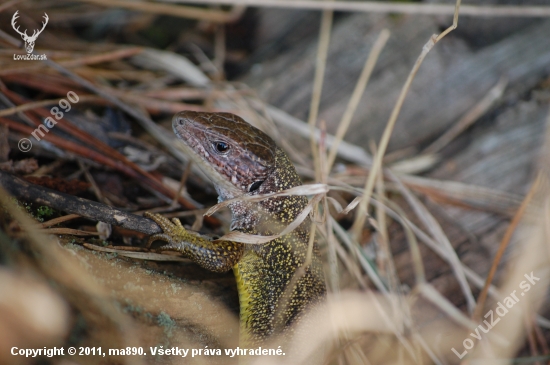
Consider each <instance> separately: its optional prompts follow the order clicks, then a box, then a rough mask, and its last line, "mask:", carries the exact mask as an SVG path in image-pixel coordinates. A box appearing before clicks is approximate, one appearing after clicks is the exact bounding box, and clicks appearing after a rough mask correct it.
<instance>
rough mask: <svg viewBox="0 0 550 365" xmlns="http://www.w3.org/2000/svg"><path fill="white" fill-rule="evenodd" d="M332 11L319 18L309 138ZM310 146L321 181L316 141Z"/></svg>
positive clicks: (316, 171) (317, 110) (314, 116)
mask: <svg viewBox="0 0 550 365" xmlns="http://www.w3.org/2000/svg"><path fill="white" fill-rule="evenodd" d="M332 15H333V13H332V11H330V10H325V11H323V15H322V17H321V29H320V30H319V45H318V49H317V58H316V59H315V76H314V78H313V93H312V95H311V105H310V106H309V116H308V125H309V133H310V136H313V135H314V131H315V125H316V124H317V115H318V113H319V104H320V102H321V92H322V91H323V79H324V77H325V67H326V63H327V55H328V46H329V43H330V31H331V29H332ZM309 141H310V144H311V153H312V156H313V166H314V167H315V177H316V179H315V180H316V181H320V180H321V168H320V166H319V158H318V155H317V141H316V140H315V138H309Z"/></svg>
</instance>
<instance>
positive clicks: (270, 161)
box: [145, 111, 326, 345]
mask: <svg viewBox="0 0 550 365" xmlns="http://www.w3.org/2000/svg"><path fill="white" fill-rule="evenodd" d="M172 128H173V130H174V133H175V134H176V136H177V139H178V140H180V141H182V142H183V143H182V146H183V149H184V152H186V153H187V154H188V155H189V156H190V158H191V159H192V161H193V163H196V164H197V165H198V166H199V167H200V168H201V169H202V170H203V171H204V172H205V174H206V175H207V176H208V177H209V178H210V179H211V180H212V182H213V184H214V186H215V188H216V191H217V193H218V195H219V197H218V201H220V202H221V201H225V200H228V199H235V198H239V197H244V196H247V195H258V194H267V193H274V192H279V191H282V190H285V189H289V188H292V187H295V186H299V185H301V184H302V182H301V180H300V177H299V176H298V174H297V172H296V168H295V167H294V165H293V164H292V162H291V161H290V159H289V157H288V156H287V154H286V153H285V152H284V151H283V150H282V149H281V148H279V147H278V146H277V145H276V144H275V142H274V141H273V140H272V139H271V138H270V137H269V136H268V135H267V134H265V133H264V132H262V131H261V130H259V129H257V128H255V127H253V126H252V125H250V124H248V123H247V122H245V121H244V120H243V119H242V118H240V117H239V116H237V115H234V114H231V113H206V112H194V111H183V112H179V113H177V114H176V115H175V116H174V117H173V119H172ZM306 205H307V198H306V197H305V196H277V197H271V198H266V199H263V200H260V201H255V202H251V201H245V200H239V199H236V201H234V202H232V203H230V204H229V208H230V210H231V213H232V221H231V225H230V230H231V231H240V232H243V233H247V234H255V235H262V236H270V235H274V234H277V233H279V232H281V231H282V229H283V228H285V226H287V225H288V224H289V223H291V222H292V221H293V220H294V219H295V218H296V217H297V216H298V215H299V214H300V213H301V212H302V210H303V209H304V208H305V207H306ZM145 216H146V217H148V218H151V219H153V220H154V221H155V222H156V223H157V224H158V225H159V226H160V227H161V228H162V231H163V233H160V234H155V235H152V236H151V237H150V238H149V241H148V245H151V243H152V242H154V241H156V240H160V241H164V242H166V243H167V244H166V245H164V246H162V247H160V249H161V250H171V251H177V252H180V253H181V254H183V255H184V256H186V257H188V258H190V259H191V260H192V261H194V262H195V263H197V264H198V265H200V266H202V267H204V268H206V269H208V270H211V271H214V272H227V271H229V270H231V269H232V270H233V273H234V275H235V278H236V281H237V290H238V296H239V306H240V320H239V322H240V343H241V345H254V344H261V343H265V341H266V340H267V339H269V338H270V337H272V336H274V335H278V334H281V333H286V332H288V329H289V328H291V325H292V324H294V323H298V322H299V321H300V320H301V318H303V315H304V313H305V311H306V310H307V309H308V308H310V307H313V306H315V305H317V304H318V303H320V302H322V301H323V300H324V298H325V296H326V285H325V280H324V274H323V269H322V260H321V256H320V252H319V248H318V245H317V243H316V241H313V249H312V254H311V259H310V261H309V264H308V265H307V266H306V265H304V264H305V263H306V256H307V252H308V245H309V235H310V225H311V221H310V219H309V217H307V218H306V219H305V220H304V221H303V222H302V223H301V224H300V225H299V226H298V227H297V228H296V229H294V230H293V231H291V232H290V233H287V234H285V235H283V236H280V237H278V238H276V239H273V240H271V241H269V242H267V243H264V244H245V243H241V242H234V241H225V240H216V239H208V238H206V237H205V236H201V235H198V234H196V233H194V232H192V231H188V230H186V229H185V228H184V227H183V225H182V224H181V222H180V221H179V220H178V219H177V218H173V219H172V221H170V220H168V219H167V218H164V217H163V216H161V215H159V214H152V213H149V212H146V213H145ZM297 272H299V274H297V275H296V277H294V276H295V275H294V274H295V273H297ZM290 331H293V329H290Z"/></svg>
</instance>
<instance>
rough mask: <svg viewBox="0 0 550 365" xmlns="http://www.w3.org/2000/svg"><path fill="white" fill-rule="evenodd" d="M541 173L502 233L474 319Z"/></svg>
mask: <svg viewBox="0 0 550 365" xmlns="http://www.w3.org/2000/svg"><path fill="white" fill-rule="evenodd" d="M541 179H542V175H539V176H538V177H537V180H535V182H534V183H533V186H531V189H529V192H528V193H527V195H526V196H525V199H524V200H523V202H522V203H521V205H520V207H519V209H518V210H517V212H516V214H515V215H514V219H512V222H510V225H509V226H508V228H507V229H506V233H505V234H504V237H503V238H502V241H501V242H500V246H499V247H498V251H497V253H496V255H495V258H494V260H493V263H492V264H491V268H490V269H489V273H488V274H487V279H486V281H485V286H484V287H483V290H482V291H481V293H480V294H479V297H478V302H477V306H476V310H475V312H474V315H473V318H474V320H479V319H480V318H481V315H482V311H483V309H484V306H485V300H486V299H487V293H488V291H489V286H490V285H491V282H492V281H493V278H494V276H495V274H496V271H497V267H498V264H499V263H500V260H501V259H502V256H503V255H504V251H505V250H506V248H507V247H508V244H509V243H510V240H511V239H512V234H513V233H514V231H515V230H516V228H517V226H518V224H519V222H520V220H521V218H522V217H523V214H524V213H525V210H526V209H527V207H528V205H529V204H530V202H531V199H532V198H533V196H534V194H535V192H536V191H537V190H538V189H539V188H540V184H541Z"/></svg>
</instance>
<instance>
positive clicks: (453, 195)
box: [399, 175, 522, 216]
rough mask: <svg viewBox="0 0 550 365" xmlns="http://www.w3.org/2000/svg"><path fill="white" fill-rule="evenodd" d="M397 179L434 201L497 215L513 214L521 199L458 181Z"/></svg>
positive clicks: (409, 177) (415, 178) (419, 178)
mask: <svg viewBox="0 0 550 365" xmlns="http://www.w3.org/2000/svg"><path fill="white" fill-rule="evenodd" d="M399 180H400V181H401V182H402V183H403V184H405V186H407V187H408V188H410V189H411V190H414V191H417V192H420V193H422V194H425V195H426V196H428V197H429V198H431V199H433V200H435V201H439V202H441V203H444V204H452V205H457V206H460V207H464V208H467V209H478V210H481V211H486V212H493V213H496V214H499V215H507V216H513V215H514V214H515V212H516V210H517V208H518V207H519V205H520V204H521V201H522V200H521V197H520V196H519V195H516V194H511V193H507V192H504V191H498V190H494V189H491V188H485V187H482V186H476V185H470V184H464V183H461V182H458V181H445V180H435V179H430V178H425V177H419V176H410V175H399Z"/></svg>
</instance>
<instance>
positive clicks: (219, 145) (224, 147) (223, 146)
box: [212, 141, 229, 155]
mask: <svg viewBox="0 0 550 365" xmlns="http://www.w3.org/2000/svg"><path fill="white" fill-rule="evenodd" d="M212 146H213V147H214V151H216V152H218V153H219V154H222V155H225V154H226V153H227V151H229V145H228V144H227V143H225V142H222V141H216V142H213V143H212Z"/></svg>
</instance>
